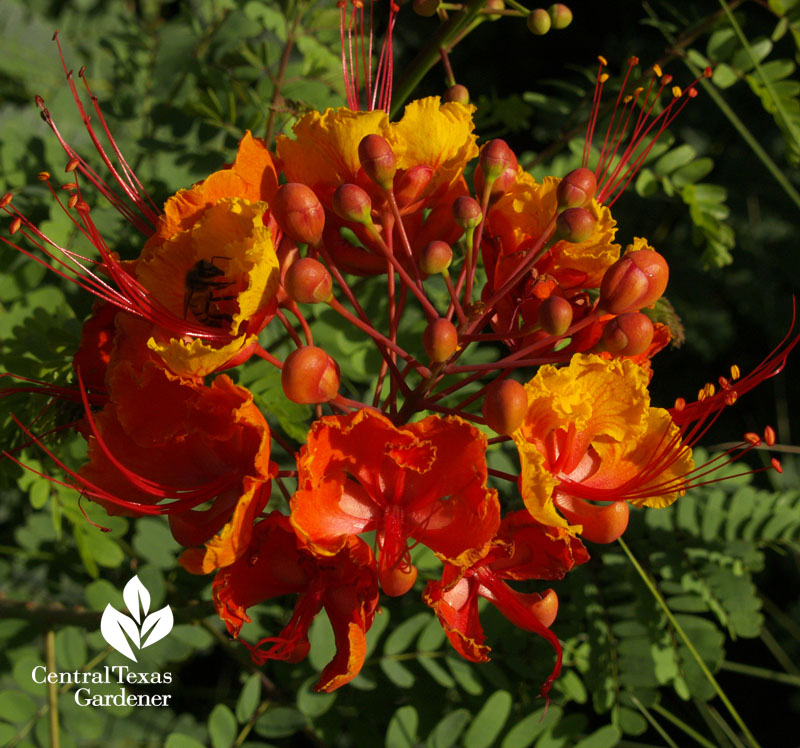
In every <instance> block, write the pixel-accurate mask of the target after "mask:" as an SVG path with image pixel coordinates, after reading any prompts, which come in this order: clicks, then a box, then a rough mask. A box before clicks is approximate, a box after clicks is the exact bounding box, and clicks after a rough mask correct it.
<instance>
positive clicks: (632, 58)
mask: <svg viewBox="0 0 800 748" xmlns="http://www.w3.org/2000/svg"><path fill="white" fill-rule="evenodd" d="M638 64H639V58H638V57H637V56H636V55H631V56H630V57H629V58H628V65H630V66H631V67H633V66H634V65H638Z"/></svg>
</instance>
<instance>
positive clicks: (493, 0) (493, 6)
mask: <svg viewBox="0 0 800 748" xmlns="http://www.w3.org/2000/svg"><path fill="white" fill-rule="evenodd" d="M505 9H506V4H505V3H504V2H503V0H488V2H487V3H486V5H484V6H483V10H484V12H486V11H490V10H505ZM486 18H487V20H489V21H497V20H499V19H500V18H501V16H500V14H499V13H489V14H488V15H487V16H486Z"/></svg>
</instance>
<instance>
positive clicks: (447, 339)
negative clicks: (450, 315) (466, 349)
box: [422, 317, 458, 364]
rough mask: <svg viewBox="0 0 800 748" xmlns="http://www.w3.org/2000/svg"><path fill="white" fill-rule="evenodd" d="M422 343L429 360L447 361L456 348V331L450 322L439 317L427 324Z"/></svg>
mask: <svg viewBox="0 0 800 748" xmlns="http://www.w3.org/2000/svg"><path fill="white" fill-rule="evenodd" d="M422 343H423V345H424V346H425V352H426V353H427V354H428V356H429V357H430V359H431V361H433V363H435V364H440V363H442V361H447V359H448V358H450V356H452V355H453V353H455V351H456V349H457V348H458V331H457V330H456V328H455V325H454V324H453V323H452V322H450V321H449V320H446V319H444V318H443V317H440V318H439V319H435V320H433V322H431V323H430V324H429V325H428V327H427V329H426V330H425V334H424V335H423V337H422Z"/></svg>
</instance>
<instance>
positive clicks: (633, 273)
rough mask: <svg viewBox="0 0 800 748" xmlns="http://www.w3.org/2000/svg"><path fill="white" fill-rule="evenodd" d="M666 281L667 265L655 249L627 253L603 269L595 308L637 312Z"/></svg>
mask: <svg viewBox="0 0 800 748" xmlns="http://www.w3.org/2000/svg"><path fill="white" fill-rule="evenodd" d="M565 212H566V211H565ZM668 280H669V266H668V265H667V261H666V260H665V259H664V258H663V257H662V256H661V255H660V254H659V253H658V252H656V251H655V250H652V249H640V250H638V251H636V252H628V254H626V255H625V256H624V257H622V258H620V259H619V260H617V261H616V262H615V263H614V264H613V265H612V266H611V267H610V268H609V269H608V270H606V272H605V275H604V276H603V282H602V283H601V285H600V304H599V307H598V308H599V309H600V310H601V311H603V312H606V313H608V314H625V313H626V312H637V311H639V309H642V308H643V307H646V306H650V305H651V304H654V303H655V302H656V300H657V299H659V298H661V296H662V294H663V293H664V289H666V287H667V281H668Z"/></svg>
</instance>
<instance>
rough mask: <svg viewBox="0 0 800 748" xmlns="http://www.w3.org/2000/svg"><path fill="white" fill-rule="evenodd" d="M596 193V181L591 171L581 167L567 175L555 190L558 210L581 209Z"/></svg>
mask: <svg viewBox="0 0 800 748" xmlns="http://www.w3.org/2000/svg"><path fill="white" fill-rule="evenodd" d="M595 192H597V179H596V178H595V176H594V172H593V171H591V169H586V168H584V167H581V168H580V169H573V170H572V171H571V172H570V173H569V174H567V175H566V176H565V177H564V178H563V179H562V180H561V181H560V182H559V183H558V187H557V188H556V196H557V197H558V206H559V207H560V208H582V207H583V206H584V205H586V204H587V203H588V202H589V201H590V200H591V199H592V198H593V197H594V193H595Z"/></svg>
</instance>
